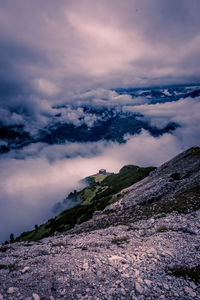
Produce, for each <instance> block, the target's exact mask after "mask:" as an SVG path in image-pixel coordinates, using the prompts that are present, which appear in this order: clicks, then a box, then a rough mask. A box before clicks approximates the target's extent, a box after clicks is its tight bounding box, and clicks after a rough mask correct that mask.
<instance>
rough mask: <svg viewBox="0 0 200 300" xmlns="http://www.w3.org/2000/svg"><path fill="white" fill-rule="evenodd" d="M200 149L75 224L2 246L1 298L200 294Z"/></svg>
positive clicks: (184, 299) (145, 299)
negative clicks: (90, 217)
mask: <svg viewBox="0 0 200 300" xmlns="http://www.w3.org/2000/svg"><path fill="white" fill-rule="evenodd" d="M199 182H200V147H192V148H190V149H188V150H186V151H184V152H182V153H181V154H179V155H177V156H176V157H174V158H173V159H172V160H170V161H168V162H166V163H164V164H163V165H162V166H160V167H158V168H157V169H156V170H154V171H152V172H151V173H150V174H149V176H147V177H145V178H144V179H142V180H141V181H139V182H137V183H135V184H133V185H131V186H129V187H128V188H126V189H124V190H123V192H124V195H123V197H121V198H120V199H119V200H118V201H116V202H114V203H111V204H110V205H109V206H106V207H105V208H104V209H103V210H102V211H101V212H99V213H98V214H94V215H93V216H92V219H90V220H89V221H86V222H84V223H82V224H79V225H76V226H75V227H74V228H72V229H71V230H68V231H66V232H63V233H55V234H54V236H51V237H47V238H43V239H42V240H40V241H37V242H27V241H24V242H17V243H11V244H9V245H2V246H1V247H0V259H1V264H0V282H1V285H0V299H21V300H22V299H27V300H31V299H33V300H42V299H46V300H47V299H50V300H56V299H62V300H64V299H75V300H78V299H91V300H92V299H96V300H98V299H99V300H107V299H109V300H116V299H122V300H137V299H138V300H154V299H155V300H156V299H163V300H165V299H169V300H170V299H174V300H178V299H181V300H190V299H195V300H197V299H199V298H200V276H199V274H200V272H199V271H200V264H199V261H200V251H199V250H200V184H199Z"/></svg>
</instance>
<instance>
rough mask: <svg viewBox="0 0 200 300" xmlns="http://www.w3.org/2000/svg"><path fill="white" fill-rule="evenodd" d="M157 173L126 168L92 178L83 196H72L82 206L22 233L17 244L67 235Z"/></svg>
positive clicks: (82, 193)
mask: <svg viewBox="0 0 200 300" xmlns="http://www.w3.org/2000/svg"><path fill="white" fill-rule="evenodd" d="M154 169H155V168H154V167H148V168H140V167H138V166H132V165H128V166H125V167H123V168H122V169H121V170H120V172H119V173H118V174H110V175H104V177H102V175H101V176H100V177H99V176H97V175H94V176H91V177H88V178H89V181H88V182H89V184H90V185H89V186H87V187H86V188H84V189H83V190H82V191H80V192H76V191H75V192H74V193H75V194H74V193H70V197H73V194H74V196H75V197H79V198H80V199H81V200H82V202H81V204H79V205H78V206H76V207H74V208H72V209H70V210H65V211H63V212H62V213H60V214H59V215H58V216H56V217H55V218H52V219H50V220H48V222H46V223H45V224H42V225H41V226H39V227H37V229H35V230H32V231H28V232H24V233H22V234H21V235H20V236H19V237H18V238H16V241H23V240H25V241H36V240H39V239H41V238H44V237H48V236H51V235H53V234H54V232H56V231H58V232H64V231H66V230H69V229H71V228H73V227H74V226H75V225H76V224H81V223H82V222H85V221H87V220H89V219H91V218H92V216H93V213H94V212H95V211H98V210H103V209H104V208H105V207H106V206H107V205H109V204H110V203H113V202H114V201H117V200H119V199H120V197H122V196H123V195H122V194H119V192H120V191H121V190H122V189H124V188H126V187H128V186H130V185H132V184H134V183H136V182H138V181H140V180H142V179H143V178H145V177H146V176H148V174H149V173H150V172H151V171H153V170H154ZM116 194H117V195H116Z"/></svg>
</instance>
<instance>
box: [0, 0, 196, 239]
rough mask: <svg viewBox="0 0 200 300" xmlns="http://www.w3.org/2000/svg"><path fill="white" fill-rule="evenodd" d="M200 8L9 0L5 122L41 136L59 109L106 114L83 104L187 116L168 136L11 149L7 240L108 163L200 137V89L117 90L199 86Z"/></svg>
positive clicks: (139, 0) (2, 234)
mask: <svg viewBox="0 0 200 300" xmlns="http://www.w3.org/2000/svg"><path fill="white" fill-rule="evenodd" d="M199 12H200V1H199V0H167V1H165V0H151V1H149V0H124V1H121V0H101V1H97V0H77V1H73V0H59V1H55V0H44V1H41V0H34V1H33V0H32V1H31V0H17V1H11V0H0V28H1V31H0V125H2V126H14V125H23V126H24V128H25V129H26V131H27V132H30V133H31V134H32V135H34V134H37V133H38V130H40V129H41V128H44V127H45V126H47V124H49V123H51V122H52V123H53V122H54V116H55V114H57V115H60V122H61V121H62V122H69V123H71V124H73V125H74V126H81V125H82V124H83V123H84V124H86V125H87V126H88V127H89V128H90V127H92V126H94V124H95V122H97V121H101V120H102V118H104V119H105V116H103V115H96V114H95V113H94V114H93V113H90V112H85V111H84V109H83V106H91V107H107V108H110V107H114V108H115V110H116V111H117V112H119V111H120V112H122V113H129V114H130V113H138V114H140V115H141V120H142V119H144V120H145V121H146V122H149V124H150V125H152V126H156V127H157V128H163V127H164V126H166V125H167V124H168V123H169V122H174V123H177V124H179V127H178V128H177V129H176V130H175V131H174V132H173V134H172V133H166V134H163V135H162V136H159V137H153V136H151V135H150V134H149V132H147V131H145V130H142V131H141V132H140V134H137V135H134V136H129V135H127V136H126V141H127V142H126V143H124V144H119V143H117V142H114V141H107V142H105V141H103V140H102V141H98V142H95V143H92V142H87V143H78V142H74V143H72V142H66V143H64V144H62V145H56V144H55V145H48V144H45V143H34V144H30V145H28V146H27V147H24V148H22V149H19V150H12V151H10V152H9V153H7V154H4V155H2V156H1V157H0V189H1V195H0V220H1V221H0V225H1V226H0V241H2V240H4V239H6V238H7V237H8V235H9V233H10V232H14V233H19V232H21V231H23V230H27V229H30V228H31V226H33V225H34V224H35V223H40V222H42V221H44V220H46V219H47V218H48V217H49V216H51V213H50V208H51V206H52V205H53V204H54V203H55V202H57V201H60V200H62V199H63V198H64V197H65V196H66V194H67V193H68V192H70V191H71V190H72V189H74V188H77V187H80V186H79V183H78V182H79V180H80V179H82V178H83V177H85V176H88V175H89V174H92V173H95V172H96V171H97V170H98V169H100V168H102V167H104V168H106V169H108V170H109V171H114V172H117V171H118V170H119V169H120V168H121V167H122V166H123V165H125V164H127V163H132V164H138V165H142V166H147V165H159V164H161V163H162V162H164V161H165V160H167V159H170V158H171V157H172V156H173V155H175V154H177V153H179V152H180V151H182V150H185V149H186V148H187V147H190V146H193V145H197V144H199V136H200V134H199V130H198V127H199V114H198V111H200V97H197V98H195V99H192V98H190V97H188V98H180V100H178V101H176V102H175V101H174V102H173V101H170V102H166V103H155V104H152V103H151V104H150V103H148V101H147V100H148V99H146V98H144V97H137V99H133V98H132V97H131V96H130V95H128V94H125V95H121V94H118V93H117V92H116V91H114V89H116V88H128V87H131V88H145V87H150V88H151V87H157V86H166V85H179V84H181V85H182V84H187V85H193V84H196V85H199V83H200V18H199ZM167 93H168V92H167ZM63 104H65V105H68V106H67V107H65V108H63V107H62V106H61V105H63ZM59 105H60V106H59ZM57 106H58V107H57ZM4 143H5V141H1V140H0V145H1V144H2V145H3V144H4ZM147 150H148V151H147Z"/></svg>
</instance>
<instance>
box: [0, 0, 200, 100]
mask: <svg viewBox="0 0 200 300" xmlns="http://www.w3.org/2000/svg"><path fill="white" fill-rule="evenodd" d="M199 11H200V2H199V1H198V0H192V1H187V0H186V1H184V0H176V1H172V0H169V1H160V0H153V1H147V0H143V1H139V0H135V1H130V0H126V1H123V2H122V1H119V0H113V1H101V2H99V1H91V0H90V1H76V2H75V1H59V2H55V1H51V0H50V1H42V2H41V1H38V0H36V1H34V2H33V1H25V0H20V1H18V2H10V1H1V2H0V26H1V37H0V46H1V47H0V49H1V56H0V64H1V79H2V80H1V89H2V94H1V95H2V101H3V100H4V99H7V101H8V99H9V101H11V102H12V101H13V98H14V97H16V96H19V95H25V96H24V101H33V99H32V100H30V99H29V98H30V97H27V95H28V93H29V95H30V94H33V95H37V96H38V97H41V98H43V97H45V98H48V99H49V100H51V101H52V102H59V101H63V100H64V99H65V100H66V98H67V99H69V98H70V96H71V94H73V90H77V89H84V88H87V87H89V88H96V87H99V86H104V87H105V86H107V87H111V86H117V85H133V86H135V85H151V84H154V85H155V84H157V83H158V84H161V83H163V84H165V83H170V82H171V83H173V82H181V81H185V80H189V81H193V80H197V79H196V78H197V77H198V76H199V75H200V74H199V48H200V33H199V28H200V20H199V13H198V12H199ZM2 77H3V78H2ZM27 98H28V100H27ZM61 98H62V99H61ZM22 102H23V101H22Z"/></svg>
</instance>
